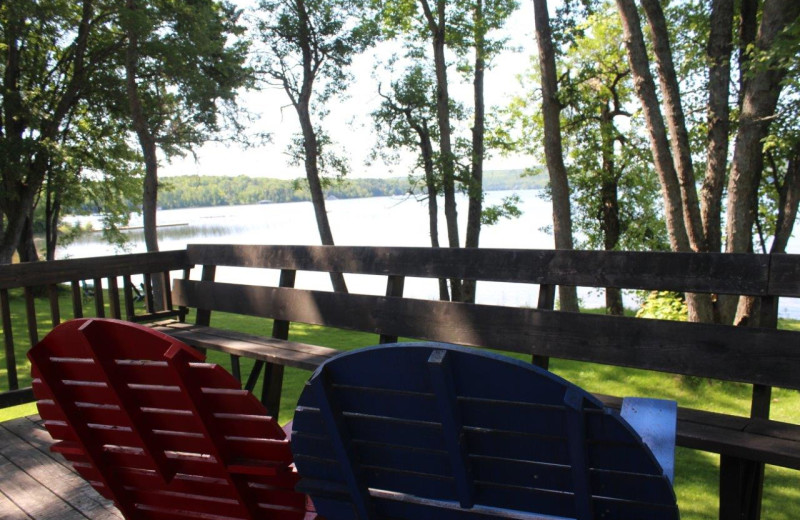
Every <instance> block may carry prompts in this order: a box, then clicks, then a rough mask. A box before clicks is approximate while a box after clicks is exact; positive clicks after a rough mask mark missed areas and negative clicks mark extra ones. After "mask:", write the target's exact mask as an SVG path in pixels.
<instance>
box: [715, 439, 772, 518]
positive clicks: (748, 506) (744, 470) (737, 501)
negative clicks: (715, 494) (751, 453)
mask: <svg viewBox="0 0 800 520" xmlns="http://www.w3.org/2000/svg"><path fill="white" fill-rule="evenodd" d="M763 489H764V464H763V463H762V462H756V461H752V460H745V459H740V458H737V457H731V456H727V455H722V456H721V457H720V473H719V518H720V520H760V518H761V495H762V491H763Z"/></svg>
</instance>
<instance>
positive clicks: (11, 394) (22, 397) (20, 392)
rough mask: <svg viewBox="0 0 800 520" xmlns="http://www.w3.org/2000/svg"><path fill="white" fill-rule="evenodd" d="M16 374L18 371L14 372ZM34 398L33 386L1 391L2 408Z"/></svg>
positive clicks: (0, 401)
mask: <svg viewBox="0 0 800 520" xmlns="http://www.w3.org/2000/svg"><path fill="white" fill-rule="evenodd" d="M14 376H15V377H16V373H14ZM34 400H35V399H34V397H33V389H32V388H31V387H26V388H19V389H14V390H10V391H7V392H0V408H6V407H9V406H16V405H18V404H25V403H30V402H32V401H34Z"/></svg>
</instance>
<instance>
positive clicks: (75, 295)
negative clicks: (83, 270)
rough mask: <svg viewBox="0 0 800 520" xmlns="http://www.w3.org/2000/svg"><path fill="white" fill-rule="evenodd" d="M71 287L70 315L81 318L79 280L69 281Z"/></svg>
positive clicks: (81, 303) (81, 304) (81, 301)
mask: <svg viewBox="0 0 800 520" xmlns="http://www.w3.org/2000/svg"><path fill="white" fill-rule="evenodd" d="M70 286H71V288H72V317H73V318H83V298H82V292H81V285H80V281H79V280H72V281H71V282H70Z"/></svg>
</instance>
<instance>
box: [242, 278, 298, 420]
mask: <svg viewBox="0 0 800 520" xmlns="http://www.w3.org/2000/svg"><path fill="white" fill-rule="evenodd" d="M296 281H297V271H295V270H292V269H284V270H282V271H281V276H280V279H279V280H278V286H279V287H287V288H288V287H294V284H295V282H296ZM290 326H291V323H290V322H288V321H285V320H273V322H272V337H273V339H277V340H288V339H289V327H290ZM283 367H284V365H283V364H281V363H268V362H266V361H263V362H256V365H255V366H253V371H252V372H251V373H250V377H248V379H247V384H248V387H250V388H252V387H253V386H254V385H255V382H256V379H258V373H259V372H260V371H261V370H262V369H263V370H264V380H263V381H262V384H261V402H262V403H263V404H264V407H265V408H266V409H267V410H269V412H270V413H272V414H274V415H275V416H276V417H277V415H278V412H279V411H280V409H281V394H282V393H283V372H284V370H283Z"/></svg>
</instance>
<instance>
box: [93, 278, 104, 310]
mask: <svg viewBox="0 0 800 520" xmlns="http://www.w3.org/2000/svg"><path fill="white" fill-rule="evenodd" d="M94 312H95V316H97V317H98V318H105V317H106V307H105V304H104V303H103V279H102V278H95V279H94Z"/></svg>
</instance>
